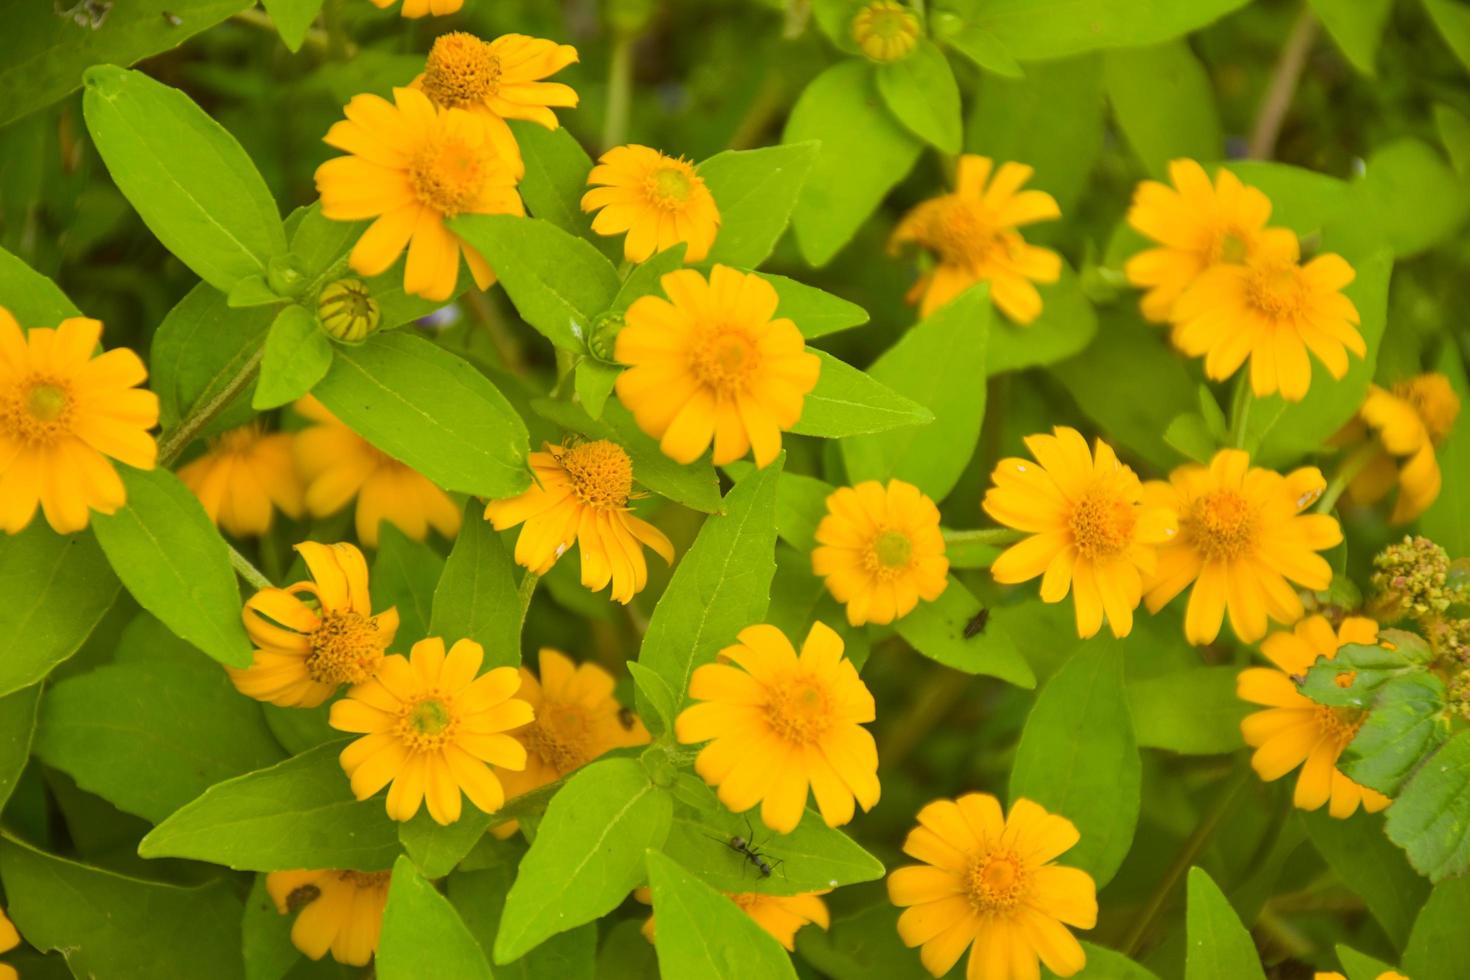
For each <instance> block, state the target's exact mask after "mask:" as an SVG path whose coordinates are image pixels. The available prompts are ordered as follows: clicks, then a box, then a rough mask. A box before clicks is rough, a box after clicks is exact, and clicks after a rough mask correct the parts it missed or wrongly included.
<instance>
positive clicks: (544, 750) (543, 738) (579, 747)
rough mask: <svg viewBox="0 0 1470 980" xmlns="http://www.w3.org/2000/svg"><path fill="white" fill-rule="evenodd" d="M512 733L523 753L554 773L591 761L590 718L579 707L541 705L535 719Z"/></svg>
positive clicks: (566, 770) (556, 703) (564, 704)
mask: <svg viewBox="0 0 1470 980" xmlns="http://www.w3.org/2000/svg"><path fill="white" fill-rule="evenodd" d="M515 734H516V738H518V739H520V740H521V744H523V745H525V747H526V751H527V752H529V753H531V754H532V755H534V756H536V757H537V758H538V759H540V760H541V761H542V762H544V763H546V765H547V766H549V767H550V768H552V769H554V770H556V771H557V772H558V773H562V774H565V773H569V772H571V771H572V770H573V769H577V768H580V767H581V766H584V765H586V764H587V763H588V762H591V761H592V719H591V718H589V717H588V715H587V709H585V708H584V707H582V705H580V704H576V703H574V702H554V701H547V702H544V703H542V705H541V707H540V708H538V709H537V710H536V720H535V721H533V722H532V723H531V724H530V725H528V726H526V727H525V728H523V729H521V730H520V731H518V732H516V733H515Z"/></svg>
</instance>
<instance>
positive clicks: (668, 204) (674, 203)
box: [644, 164, 694, 211]
mask: <svg viewBox="0 0 1470 980" xmlns="http://www.w3.org/2000/svg"><path fill="white" fill-rule="evenodd" d="M689 178H690V174H689V170H688V165H687V164H686V165H683V166H671V167H659V168H658V169H657V170H655V171H654V172H653V173H651V174H649V175H648V179H647V180H646V181H645V183H644V187H645V189H646V190H647V192H648V200H649V202H650V203H651V204H653V206H654V207H657V208H662V209H663V210H665V211H678V210H680V209H682V208H683V207H684V205H685V204H687V203H688V201H689V192H690V191H692V190H693V189H694V182H693V181H692V180H690V179H689Z"/></svg>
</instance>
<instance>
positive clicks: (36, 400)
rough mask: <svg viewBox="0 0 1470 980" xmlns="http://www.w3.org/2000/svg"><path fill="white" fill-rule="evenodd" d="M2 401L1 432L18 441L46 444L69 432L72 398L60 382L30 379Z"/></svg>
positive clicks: (65, 385)
mask: <svg viewBox="0 0 1470 980" xmlns="http://www.w3.org/2000/svg"><path fill="white" fill-rule="evenodd" d="M14 391H15V394H14V395H12V396H11V397H10V398H7V399H6V403H7V404H6V405H5V410H4V423H5V429H6V430H7V431H8V432H9V434H10V435H11V436H12V437H14V438H15V439H17V440H18V441H20V442H23V443H27V444H29V445H33V446H35V445H46V444H48V443H51V442H54V441H55V440H56V439H57V438H58V437H59V436H61V435H64V434H65V433H67V432H69V431H70V430H71V415H72V395H71V389H70V387H69V386H68V385H67V384H65V383H64V382H61V381H54V380H51V379H47V378H34V377H33V378H31V379H29V381H22V382H21V383H20V384H18V385H16V386H15V389H14Z"/></svg>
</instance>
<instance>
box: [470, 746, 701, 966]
mask: <svg viewBox="0 0 1470 980" xmlns="http://www.w3.org/2000/svg"><path fill="white" fill-rule="evenodd" d="M673 806H674V803H673V798H672V797H670V796H669V794H668V793H667V792H665V791H664V790H661V789H659V788H658V787H657V786H655V785H653V784H652V783H651V782H649V781H648V775H647V774H646V773H645V772H644V771H643V767H642V766H641V765H639V764H638V762H637V761H635V760H633V759H604V760H602V761H600V762H594V763H592V764H591V765H588V766H586V767H584V768H582V769H580V770H578V771H577V772H576V773H575V774H574V775H573V776H572V777H571V779H569V780H568V781H567V783H566V785H564V786H563V787H562V788H561V789H560V790H559V791H558V792H557V794H556V795H555V796H553V797H552V798H551V803H550V805H549V806H547V808H546V815H545V816H544V817H542V819H541V823H540V826H539V827H537V829H536V839H535V840H534V841H532V843H531V849H530V850H529V851H528V852H526V856H525V857H524V858H523V859H522V860H521V865H520V871H519V873H517V875H516V881H515V884H514V885H512V886H511V889H510V894H508V895H507V896H506V899H505V912H504V914H503V917H502V918H501V921H500V932H499V933H498V934H497V935H496V937H495V962H496V963H509V962H510V961H512V960H515V959H519V958H520V957H521V956H523V955H524V954H525V953H526V952H528V951H529V950H531V949H533V948H534V947H536V946H537V945H539V944H540V943H541V942H543V941H544V940H546V939H548V938H550V937H551V936H554V935H556V934H557V933H559V932H565V931H566V930H568V929H572V928H575V927H576V926H579V925H581V924H582V923H584V922H591V921H592V920H593V919H596V918H599V917H601V916H603V915H606V914H607V913H608V912H611V911H612V910H613V909H614V908H616V907H617V906H618V905H620V904H622V902H623V899H625V898H627V897H628V892H630V891H632V890H633V888H634V886H636V885H638V884H639V883H640V882H641V881H642V880H643V855H644V853H645V851H646V850H647V849H648V848H650V847H658V846H660V845H661V844H662V843H663V841H664V837H665V836H666V835H667V834H668V832H669V823H670V820H671V819H672V817H673Z"/></svg>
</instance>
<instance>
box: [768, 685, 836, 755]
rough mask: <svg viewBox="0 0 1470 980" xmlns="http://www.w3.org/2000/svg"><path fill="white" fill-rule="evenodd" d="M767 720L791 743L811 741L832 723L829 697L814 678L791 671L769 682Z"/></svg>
mask: <svg viewBox="0 0 1470 980" xmlns="http://www.w3.org/2000/svg"><path fill="white" fill-rule="evenodd" d="M768 690H769V692H770V693H769V699H768V700H767V701H766V722H767V723H768V724H769V725H770V726H771V729H772V730H773V731H774V732H775V733H776V735H777V736H779V737H780V738H781V739H782V740H783V741H784V742H786V743H788V744H790V745H797V746H801V745H813V744H815V743H816V742H818V741H819V740H820V739H821V738H822V736H823V735H825V734H827V731H828V730H829V729H830V728H831V727H832V701H831V699H830V698H829V697H828V694H827V689H826V688H825V687H823V686H821V684H820V683H818V681H817V680H816V679H815V678H811V677H802V676H800V675H791V676H789V677H788V678H787V679H786V680H785V681H783V682H780V683H777V684H774V685H772V686H771V687H770V688H769V689H768Z"/></svg>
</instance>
